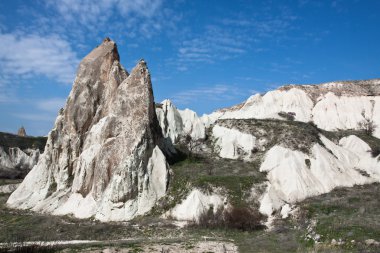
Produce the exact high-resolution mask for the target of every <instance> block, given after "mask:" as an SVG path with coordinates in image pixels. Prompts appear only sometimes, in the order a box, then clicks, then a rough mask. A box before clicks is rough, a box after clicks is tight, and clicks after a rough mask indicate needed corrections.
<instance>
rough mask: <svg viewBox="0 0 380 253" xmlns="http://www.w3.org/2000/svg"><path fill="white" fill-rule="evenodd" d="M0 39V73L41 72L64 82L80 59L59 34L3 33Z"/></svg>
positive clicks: (19, 74)
mask: <svg viewBox="0 0 380 253" xmlns="http://www.w3.org/2000/svg"><path fill="white" fill-rule="evenodd" d="M0 41H1V42H2V46H1V47H0V67H1V69H0V72H1V75H3V76H7V77H8V78H11V77H12V76H15V75H16V76H18V77H25V78H30V77H32V76H33V75H43V76H46V77H48V78H51V79H53V80H56V81H58V82H60V83H63V84H69V83H71V82H72V81H73V80H74V76H75V70H76V65H77V64H78V62H79V60H78V58H77V55H76V53H75V52H74V51H73V50H72V48H71V46H70V44H69V43H68V42H67V41H65V40H63V39H62V38H60V37H59V36H58V35H47V36H40V35H36V34H23V33H19V32H14V33H2V34H0Z"/></svg>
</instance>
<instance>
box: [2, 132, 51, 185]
mask: <svg viewBox="0 0 380 253" xmlns="http://www.w3.org/2000/svg"><path fill="white" fill-rule="evenodd" d="M45 144H46V138H45V137H32V136H19V135H15V134H10V133H1V132H0V178H10V179H13V178H24V177H25V176H26V174H28V172H29V171H30V170H31V169H32V168H33V166H34V165H36V164H37V161H38V158H39V156H40V153H42V152H43V150H44V146H45Z"/></svg>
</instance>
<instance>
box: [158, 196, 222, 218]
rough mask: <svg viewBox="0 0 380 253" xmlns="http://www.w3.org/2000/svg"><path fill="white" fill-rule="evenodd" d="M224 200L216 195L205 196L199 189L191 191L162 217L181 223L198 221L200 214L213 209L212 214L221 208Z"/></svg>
mask: <svg viewBox="0 0 380 253" xmlns="http://www.w3.org/2000/svg"><path fill="white" fill-rule="evenodd" d="M224 202H225V198H224V197H223V196H221V195H220V194H217V193H212V194H205V193H203V192H201V191H200V190H199V189H193V190H192V191H191V192H190V193H189V195H188V196H187V197H186V199H184V200H183V201H182V202H181V203H179V204H177V205H176V206H175V207H174V208H173V209H171V210H170V211H168V212H167V213H166V214H165V215H164V217H170V218H174V219H176V220H182V221H199V218H200V216H201V215H202V214H204V213H206V212H207V211H208V210H209V209H210V208H213V211H214V214H216V212H217V211H218V209H219V208H223V205H224Z"/></svg>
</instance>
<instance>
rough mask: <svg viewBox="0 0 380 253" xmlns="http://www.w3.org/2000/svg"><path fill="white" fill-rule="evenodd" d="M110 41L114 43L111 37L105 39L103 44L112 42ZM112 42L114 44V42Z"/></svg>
mask: <svg viewBox="0 0 380 253" xmlns="http://www.w3.org/2000/svg"><path fill="white" fill-rule="evenodd" d="M110 41H112V40H111V39H110V37H105V38H104V40H103V43H106V42H110ZM112 42H113V41H112Z"/></svg>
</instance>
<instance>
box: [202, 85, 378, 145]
mask: <svg viewBox="0 0 380 253" xmlns="http://www.w3.org/2000/svg"><path fill="white" fill-rule="evenodd" d="M281 112H285V113H292V114H294V117H295V120H298V121H303V122H309V121H313V122H314V123H315V124H316V125H317V126H318V127H319V128H322V129H324V130H329V131H330V130H344V129H357V128H358V124H359V122H361V121H363V120H364V119H365V118H368V119H370V120H373V122H374V123H375V124H376V125H377V128H376V129H375V131H374V134H373V135H374V136H376V137H378V138H379V137H380V117H379V116H378V115H380V79H373V80H364V81H344V82H331V83H325V84H320V85H287V86H283V87H281V88H279V89H277V90H273V91H269V92H267V93H265V94H263V95H261V94H256V95H253V96H251V97H250V98H248V100H247V101H245V102H244V103H242V104H240V105H237V106H234V107H231V108H226V109H222V110H219V111H216V112H214V113H211V114H209V115H204V116H202V121H203V123H204V124H205V125H206V126H209V125H211V124H213V123H214V122H215V121H216V120H217V119H249V118H256V119H266V118H275V119H283V118H282V117H281V116H279V113H281Z"/></svg>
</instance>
